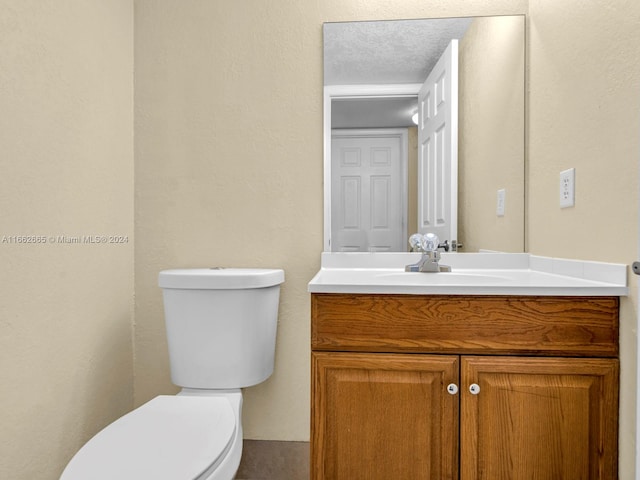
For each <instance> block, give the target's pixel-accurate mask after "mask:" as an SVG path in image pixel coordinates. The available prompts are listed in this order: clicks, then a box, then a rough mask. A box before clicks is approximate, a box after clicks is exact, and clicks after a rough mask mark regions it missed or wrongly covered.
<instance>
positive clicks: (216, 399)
mask: <svg viewBox="0 0 640 480" xmlns="http://www.w3.org/2000/svg"><path fill="white" fill-rule="evenodd" d="M283 282H284V271H282V270H277V269H243V268H224V269H183V270H165V271H162V272H160V275H159V280H158V283H159V285H160V287H161V288H162V290H163V298H164V311H165V322H166V327H167V340H168V344H169V359H170V363H171V380H172V381H173V383H174V384H176V385H178V386H180V387H182V391H181V392H180V393H178V394H177V395H161V396H158V397H156V398H154V399H152V400H151V401H149V402H147V403H146V404H144V405H142V406H140V407H139V408H137V409H135V410H134V411H132V412H130V413H128V414H126V415H124V416H123V417H121V418H120V419H118V420H116V421H115V422H114V423H112V424H111V425H109V426H107V427H106V428H104V429H103V430H102V431H100V432H99V433H98V434H96V435H95V436H94V437H93V438H92V439H91V440H89V442H87V443H86V444H85V445H84V446H83V447H82V448H81V449H80V450H79V451H78V453H76V455H75V456H74V457H73V458H72V459H71V461H70V462H69V464H68V465H67V467H66V468H65V470H64V472H62V476H61V477H60V478H61V480H103V479H104V480H115V479H118V480H134V479H135V480H146V479H154V480H164V479H166V480H231V479H232V478H233V477H234V475H235V473H236V471H237V469H238V465H239V464H240V457H241V455H242V391H241V390H240V388H242V387H249V386H251V385H256V384H258V383H260V382H263V381H264V380H266V379H267V378H268V377H269V376H270V375H271V373H272V372H273V362H274V354H275V342H276V327H277V321H278V301H279V296H280V284H281V283H283Z"/></svg>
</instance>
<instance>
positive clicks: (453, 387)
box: [447, 383, 458, 395]
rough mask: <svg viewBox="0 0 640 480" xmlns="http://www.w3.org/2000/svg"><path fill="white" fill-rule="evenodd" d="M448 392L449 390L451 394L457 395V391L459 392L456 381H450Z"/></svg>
mask: <svg viewBox="0 0 640 480" xmlns="http://www.w3.org/2000/svg"><path fill="white" fill-rule="evenodd" d="M447 392H449V393H450V394H451V395H455V394H456V393H458V385H456V384H455V383H450V384H449V385H447Z"/></svg>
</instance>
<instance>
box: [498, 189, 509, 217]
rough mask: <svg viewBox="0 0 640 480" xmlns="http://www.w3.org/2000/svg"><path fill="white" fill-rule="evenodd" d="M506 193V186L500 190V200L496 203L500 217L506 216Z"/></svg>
mask: <svg viewBox="0 0 640 480" xmlns="http://www.w3.org/2000/svg"><path fill="white" fill-rule="evenodd" d="M506 194H507V192H506V190H505V189H504V188H501V189H500V190H498V201H497V204H496V215H497V216H498V217H504V202H505V197H506Z"/></svg>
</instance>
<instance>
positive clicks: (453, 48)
mask: <svg viewBox="0 0 640 480" xmlns="http://www.w3.org/2000/svg"><path fill="white" fill-rule="evenodd" d="M418 112H419V125H418V230H419V231H420V233H428V232H431V233H435V234H436V235H438V237H439V238H440V241H441V242H444V241H445V240H448V241H449V243H452V241H453V240H457V235H458V41H457V40H452V41H451V43H450V44H449V46H448V47H447V49H446V50H445V52H444V53H443V54H442V56H441V57H440V60H438V62H437V64H436V66H435V67H434V68H433V70H432V71H431V73H430V74H429V76H428V77H427V79H426V81H425V82H424V84H423V86H422V88H421V89H420V93H419V94H418Z"/></svg>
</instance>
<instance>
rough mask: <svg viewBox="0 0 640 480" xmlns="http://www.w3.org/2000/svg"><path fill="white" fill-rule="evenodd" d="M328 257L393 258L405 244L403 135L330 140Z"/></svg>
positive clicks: (340, 133) (363, 132)
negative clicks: (368, 254)
mask: <svg viewBox="0 0 640 480" xmlns="http://www.w3.org/2000/svg"><path fill="white" fill-rule="evenodd" d="M331 163H332V165H331V177H332V178H331V184H332V185H331V192H332V193H331V195H332V198H331V205H332V207H331V208H332V212H331V223H332V225H331V231H332V233H333V236H332V239H331V251H334V252H363V251H364V252H366V251H369V252H394V251H399V250H402V249H403V248H404V245H405V244H406V243H407V233H406V232H407V230H406V218H407V203H406V197H405V195H404V193H403V192H404V191H406V179H407V131H406V129H378V128H372V129H358V130H355V129H347V130H333V131H332V134H331Z"/></svg>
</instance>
